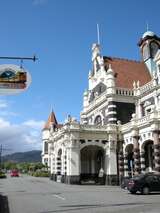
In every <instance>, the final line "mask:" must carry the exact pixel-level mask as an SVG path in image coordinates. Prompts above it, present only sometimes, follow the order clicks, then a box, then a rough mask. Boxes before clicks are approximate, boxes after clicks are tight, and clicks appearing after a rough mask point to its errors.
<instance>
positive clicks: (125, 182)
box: [120, 177, 131, 189]
mask: <svg viewBox="0 0 160 213" xmlns="http://www.w3.org/2000/svg"><path fill="white" fill-rule="evenodd" d="M130 179H131V177H124V178H123V179H122V182H121V184H120V186H121V188H122V189H127V186H128V182H129V180H130Z"/></svg>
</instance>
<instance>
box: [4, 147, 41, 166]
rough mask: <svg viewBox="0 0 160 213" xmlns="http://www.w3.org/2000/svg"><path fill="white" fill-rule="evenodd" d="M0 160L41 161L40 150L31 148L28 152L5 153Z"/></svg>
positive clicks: (18, 161) (17, 161)
mask: <svg viewBox="0 0 160 213" xmlns="http://www.w3.org/2000/svg"><path fill="white" fill-rule="evenodd" d="M2 161H3V162H6V161H12V162H16V163H23V162H28V163H32V162H41V151H40V150H33V151H28V152H16V153H13V154H9V155H5V156H3V157H2Z"/></svg>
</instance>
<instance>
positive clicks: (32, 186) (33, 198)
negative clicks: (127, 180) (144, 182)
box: [0, 176, 160, 213]
mask: <svg viewBox="0 0 160 213" xmlns="http://www.w3.org/2000/svg"><path fill="white" fill-rule="evenodd" d="M0 194H1V195H3V198H4V200H5V202H6V203H5V210H3V212H2V213H54V212H67V213H88V212H89V213H90V212H91V213H102V212H103V213H108V212H110V213H136V212H138V213H144V212H147V213H159V212H160V194H151V195H131V194H129V193H128V192H127V191H125V190H122V189H120V187H116V186H87V185H85V186H84V185H83V186H82V185H81V186H80V185H66V184H60V183H55V182H53V181H50V180H49V179H47V178H35V177H30V176H22V177H19V178H11V177H8V178H7V179H0ZM7 202H8V206H7Z"/></svg>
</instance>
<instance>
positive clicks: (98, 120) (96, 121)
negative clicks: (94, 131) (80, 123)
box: [94, 115, 102, 125]
mask: <svg viewBox="0 0 160 213" xmlns="http://www.w3.org/2000/svg"><path fill="white" fill-rule="evenodd" d="M94 123H95V124H96V125H102V118H101V116H100V115H98V116H97V117H96V118H95V120H94Z"/></svg>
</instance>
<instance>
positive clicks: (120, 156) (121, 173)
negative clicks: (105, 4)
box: [118, 141, 124, 184]
mask: <svg viewBox="0 0 160 213" xmlns="http://www.w3.org/2000/svg"><path fill="white" fill-rule="evenodd" d="M118 169H119V182H120V184H121V182H122V178H123V176H124V156H123V141H119V142H118Z"/></svg>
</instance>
